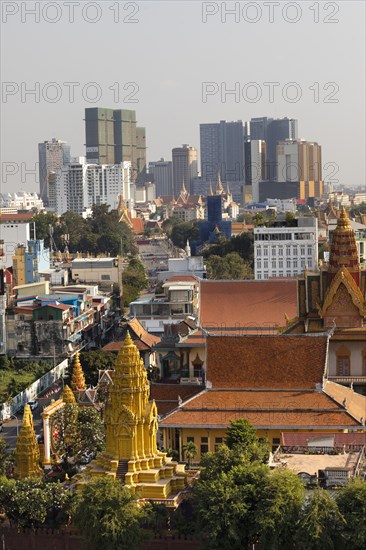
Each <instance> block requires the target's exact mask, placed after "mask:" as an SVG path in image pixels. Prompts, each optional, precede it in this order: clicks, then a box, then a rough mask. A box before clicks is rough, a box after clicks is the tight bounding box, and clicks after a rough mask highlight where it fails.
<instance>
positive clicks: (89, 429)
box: [77, 407, 105, 454]
mask: <svg viewBox="0 0 366 550" xmlns="http://www.w3.org/2000/svg"><path fill="white" fill-rule="evenodd" d="M77 427H78V434H79V438H80V440H81V454H83V453H90V452H99V451H102V450H103V449H104V447H105V432H104V425H103V422H102V419H101V416H100V414H99V412H98V411H96V410H95V409H94V408H93V407H81V408H80V409H79V413H78V419H77Z"/></svg>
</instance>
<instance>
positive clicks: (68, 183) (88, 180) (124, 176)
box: [57, 157, 131, 214]
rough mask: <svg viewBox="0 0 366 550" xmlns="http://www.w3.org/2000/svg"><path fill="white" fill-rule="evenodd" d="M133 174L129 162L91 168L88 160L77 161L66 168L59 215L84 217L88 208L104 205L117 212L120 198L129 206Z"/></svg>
mask: <svg viewBox="0 0 366 550" xmlns="http://www.w3.org/2000/svg"><path fill="white" fill-rule="evenodd" d="M130 174H131V165H130V163H129V162H122V163H120V164H88V163H87V162H86V161H85V158H84V157H80V158H78V159H73V161H72V162H71V163H70V164H69V165H68V166H64V167H63V169H62V170H61V174H60V177H59V179H58V181H57V188H58V202H57V212H58V213H59V214H63V213H64V212H67V211H68V212H76V213H77V214H82V213H83V211H84V210H85V209H86V208H91V207H92V206H93V205H100V204H108V205H109V206H110V207H111V208H112V209H115V208H117V207H118V202H119V196H120V195H122V197H123V199H124V201H125V202H126V203H127V205H128V206H129V205H130V200H131V189H130V188H131V178H130Z"/></svg>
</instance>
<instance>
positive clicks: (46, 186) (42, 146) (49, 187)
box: [38, 138, 70, 209]
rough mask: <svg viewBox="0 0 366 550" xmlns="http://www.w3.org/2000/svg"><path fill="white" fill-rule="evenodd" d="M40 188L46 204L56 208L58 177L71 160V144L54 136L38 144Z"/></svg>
mask: <svg viewBox="0 0 366 550" xmlns="http://www.w3.org/2000/svg"><path fill="white" fill-rule="evenodd" d="M38 158H39V189H40V195H41V199H42V200H43V202H44V204H45V205H46V206H48V207H49V208H51V209H54V208H55V201H56V179H57V175H58V172H59V171H60V170H61V168H62V166H63V165H66V164H69V162H70V145H68V144H67V143H66V141H60V140H59V139H56V138H52V139H51V140H49V141H44V142H43V143H39V144H38Z"/></svg>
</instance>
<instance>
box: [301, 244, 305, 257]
mask: <svg viewBox="0 0 366 550" xmlns="http://www.w3.org/2000/svg"><path fill="white" fill-rule="evenodd" d="M300 254H301V256H305V246H302V247H301V248H300Z"/></svg>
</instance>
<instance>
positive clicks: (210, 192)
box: [208, 183, 214, 197]
mask: <svg viewBox="0 0 366 550" xmlns="http://www.w3.org/2000/svg"><path fill="white" fill-rule="evenodd" d="M208 194H209V195H210V197H212V196H213V194H214V192H213V189H212V183H210V191H209V193H208Z"/></svg>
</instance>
